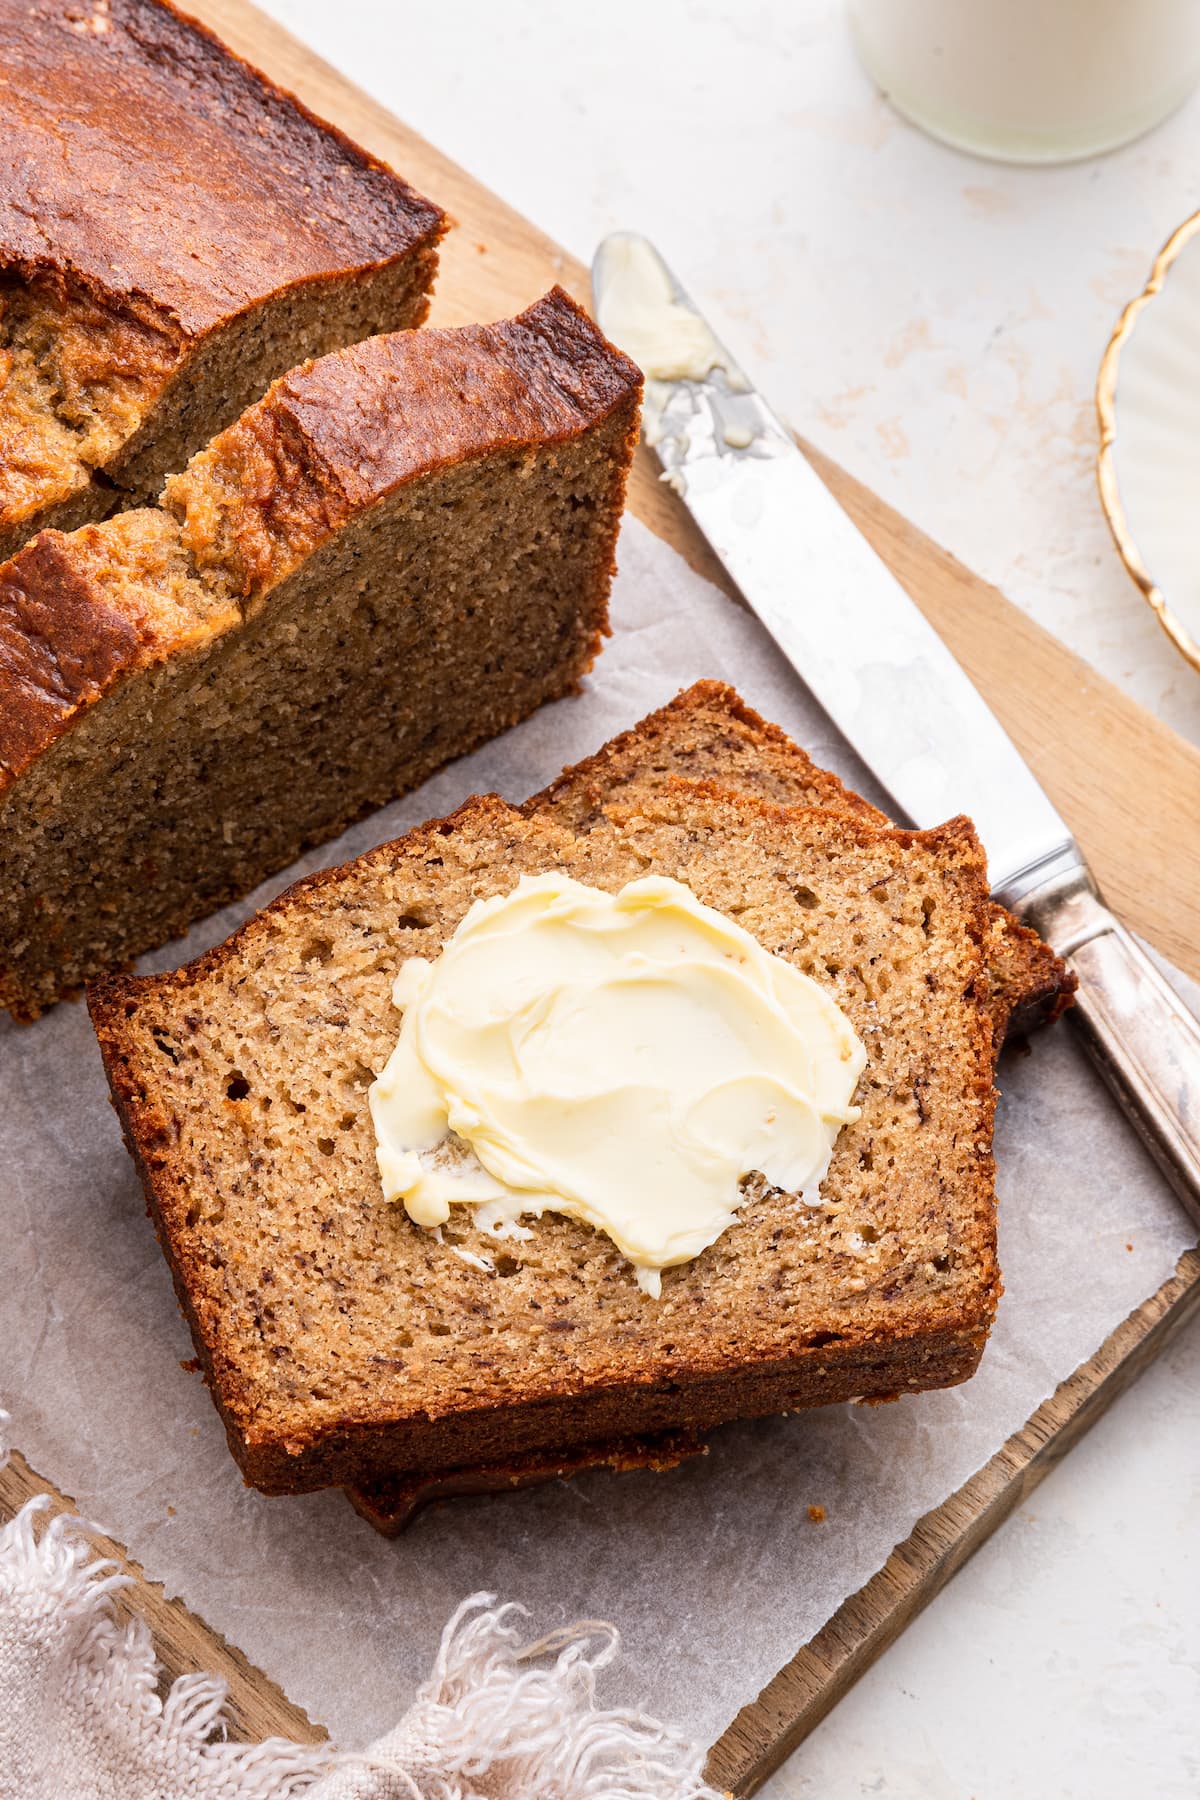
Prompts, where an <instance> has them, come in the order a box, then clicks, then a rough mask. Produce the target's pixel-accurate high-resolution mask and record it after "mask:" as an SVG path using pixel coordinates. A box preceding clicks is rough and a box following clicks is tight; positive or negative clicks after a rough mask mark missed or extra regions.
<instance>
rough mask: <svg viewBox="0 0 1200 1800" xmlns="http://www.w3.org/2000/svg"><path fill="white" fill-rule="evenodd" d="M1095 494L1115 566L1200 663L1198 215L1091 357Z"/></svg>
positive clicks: (1177, 643)
mask: <svg viewBox="0 0 1200 1800" xmlns="http://www.w3.org/2000/svg"><path fill="white" fill-rule="evenodd" d="M1096 406H1097V409H1098V411H1099V415H1100V463H1099V476H1100V497H1101V500H1102V501H1103V503H1104V510H1105V512H1106V513H1107V515H1108V522H1109V525H1110V526H1111V527H1112V534H1113V537H1114V538H1115V539H1116V543H1117V549H1118V550H1119V551H1120V553H1121V557H1122V560H1123V561H1124V563H1125V567H1126V568H1127V569H1128V570H1129V573H1130V574H1131V575H1132V577H1133V579H1134V581H1135V582H1136V583H1137V585H1138V587H1139V588H1140V589H1141V591H1142V593H1143V595H1144V596H1145V598H1146V600H1147V601H1148V602H1149V604H1150V606H1151V607H1152V608H1153V609H1154V611H1155V613H1156V614H1157V616H1158V620H1159V623H1160V624H1161V625H1162V627H1163V629H1164V631H1166V633H1167V635H1168V636H1169V637H1170V639H1171V641H1172V642H1173V643H1174V645H1175V647H1176V649H1177V650H1179V651H1180V652H1181V654H1182V655H1183V656H1185V657H1186V658H1187V660H1188V661H1189V662H1190V663H1191V665H1192V667H1193V668H1194V669H1196V670H1198V671H1200V213H1196V214H1195V215H1194V216H1193V217H1192V218H1190V219H1188V220H1187V222H1186V223H1185V224H1183V225H1181V226H1180V227H1179V230H1178V231H1177V232H1176V233H1175V235H1174V236H1173V237H1172V238H1170V239H1169V240H1168V242H1167V243H1166V245H1165V246H1164V247H1163V249H1162V251H1161V253H1160V255H1159V257H1158V260H1157V261H1156V263H1155V265H1154V268H1153V270H1152V272H1151V275H1150V280H1149V281H1148V282H1147V284H1146V288H1145V291H1144V292H1143V293H1141V294H1139V295H1138V297H1137V299H1136V300H1133V301H1131V302H1130V304H1129V305H1128V306H1127V307H1126V308H1125V311H1124V313H1123V314H1122V316H1121V321H1120V323H1119V324H1118V326H1117V329H1116V331H1115V332H1114V333H1113V336H1112V340H1111V342H1110V343H1109V346H1108V349H1107V351H1106V352H1105V355H1104V361H1103V362H1102V363H1101V365H1100V378H1099V382H1098V384H1097V388H1096Z"/></svg>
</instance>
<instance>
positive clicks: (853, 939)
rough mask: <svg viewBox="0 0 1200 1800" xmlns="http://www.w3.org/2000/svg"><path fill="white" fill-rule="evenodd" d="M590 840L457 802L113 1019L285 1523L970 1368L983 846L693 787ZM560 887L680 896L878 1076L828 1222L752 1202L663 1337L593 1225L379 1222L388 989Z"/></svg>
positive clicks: (160, 1190)
mask: <svg viewBox="0 0 1200 1800" xmlns="http://www.w3.org/2000/svg"><path fill="white" fill-rule="evenodd" d="M561 798H562V797H561V793H560V796H559V801H560V807H559V810H560V811H563V812H566V811H568V810H569V808H567V807H566V806H564V805H562V804H561ZM592 826H593V828H592V829H591V830H589V831H587V832H583V833H580V832H575V831H572V830H571V829H569V828H568V827H567V826H566V825H564V824H562V823H558V822H555V821H554V820H553V819H551V818H548V817H546V816H544V815H542V814H538V813H534V814H532V815H531V814H523V813H521V812H518V811H515V810H513V809H511V808H509V807H507V806H506V805H504V804H503V803H502V802H500V801H498V800H496V799H494V798H492V799H482V800H475V801H471V802H469V803H468V804H467V805H466V806H465V807H464V808H463V809H462V810H461V811H460V812H459V813H457V814H456V815H454V816H453V817H452V818H451V819H449V820H446V821H442V822H439V823H436V824H433V825H430V826H427V827H424V828H423V829H421V830H419V831H416V832H413V833H410V834H409V835H408V836H407V837H406V838H403V839H400V840H399V841H398V842H396V843H393V844H389V845H385V846H383V847H382V848H381V849H379V850H376V851H373V852H371V853H370V854H369V855H367V856H365V857H363V858H361V859H359V860H358V861H357V862H355V863H352V864H350V865H348V866H346V867H345V868H342V869H335V870H330V871H326V872H324V873H322V874H319V875H316V876H313V877H310V878H308V879H307V880H305V881H303V882H301V883H299V884H298V885H297V886H296V887H294V888H292V889H291V890H290V891H289V892H288V893H287V894H285V895H283V896H282V897H281V898H280V899H279V900H277V901H276V902H275V903H274V904H273V905H272V906H271V907H269V908H268V909H267V910H266V911H265V912H263V913H261V914H260V915H258V917H257V918H255V919H254V920H252V921H251V922H250V923H249V924H248V925H247V926H246V927H245V928H244V929H243V930H242V931H241V932H240V933H239V934H238V935H237V936H236V937H234V938H233V939H231V940H230V941H229V942H228V943H227V944H226V945H224V946H221V947H220V948H218V949H217V950H214V951H212V952H210V953H209V954H208V955H207V956H205V957H202V958H201V959H200V960H199V961H197V962H196V963H193V964H191V965H190V966H188V967H187V968H185V969H182V970H179V971H177V972H176V973H174V974H170V975H163V976H152V977H147V978H143V979H134V978H128V977H115V978H110V979H108V980H106V981H102V982H101V983H99V984H98V985H97V986H96V987H95V988H94V989H93V991H92V995H91V1005H92V1011H93V1017H94V1020H95V1023H96V1028H97V1032H98V1035H99V1038H100V1043H101V1046H102V1049H103V1053H104V1058H105V1064H106V1067H107V1071H108V1074H109V1079H110V1081H111V1083H112V1087H113V1092H114V1097H115V1101H116V1104H117V1107H118V1110H119V1112H120V1114H121V1116H122V1119H123V1122H124V1125H125V1130H126V1133H127V1137H128V1140H129V1143H130V1145H131V1147H132V1149H133V1152H134V1154H135V1156H136V1158H137V1160H138V1163H139V1165H140V1168H141V1171H142V1174H143V1178H144V1181H145V1185H146V1192H147V1197H148V1200H149V1203H150V1207H151V1210H152V1213H153V1215H154V1217H155V1220H156V1223H157V1226H158V1230H159V1232H160V1236H161V1239H162V1242H163V1245H164V1248H165V1250H166V1253H167V1256H168V1259H169V1261H170V1263H171V1266H172V1269H173V1272H174V1275H175V1280H176V1284H177V1289H178V1292H179V1295H180V1299H181V1301H182V1303H183V1306H184V1308H185V1311H186V1312H187V1314H188V1317H189V1319H190V1321H191V1324H192V1329H193V1332H194V1335H195V1339H196V1345H197V1349H198V1351H199V1353H200V1356H201V1359H202V1362H203V1364H204V1366H205V1370H206V1373H207V1375H208V1379H209V1381H210V1383H211V1386H212V1389H213V1393H214V1396H215V1398H216V1400H217V1403H218V1405H219V1406H220V1408H221V1411H222V1413H223V1415H224V1418H225V1422H226V1426H227V1429H228V1432H229V1438H230V1444H231V1447H232V1449H233V1451H234V1454H235V1455H236V1456H237V1457H238V1460H239V1461H240V1462H241V1464H242V1467H243V1469H244V1470H245V1472H246V1474H247V1476H248V1478H249V1479H250V1480H251V1481H253V1482H254V1483H255V1484H256V1485H259V1486H261V1487H263V1488H264V1489H266V1490H267V1491H291V1490H298V1489H304V1488H310V1487H317V1486H321V1485H326V1484H330V1483H340V1484H355V1485H359V1486H361V1485H363V1484H369V1483H371V1482H372V1481H378V1480H380V1479H383V1478H386V1477H389V1476H395V1475H396V1474H397V1472H399V1471H410V1472H419V1473H439V1472H445V1471H448V1470H452V1469H456V1468H458V1469H466V1468H471V1467H478V1466H481V1465H486V1464H494V1463H496V1462H498V1461H504V1460H506V1459H512V1458H519V1457H522V1456H529V1455H531V1454H533V1453H537V1452H548V1453H550V1454H561V1453H563V1452H564V1451H565V1450H566V1449H567V1448H569V1447H570V1446H572V1445H586V1444H588V1443H594V1442H597V1441H599V1440H602V1439H605V1438H613V1437H629V1436H630V1435H632V1434H636V1433H653V1432H656V1431H662V1430H669V1429H687V1430H703V1429H704V1428H706V1427H708V1426H711V1425H713V1424H715V1423H717V1422H718V1421H720V1420H722V1419H727V1418H730V1417H735V1416H741V1415H745V1414H753V1413H761V1412H768V1411H775V1410H781V1409H786V1408H789V1407H792V1406H802V1405H811V1404H816V1403H819V1402H823V1401H831V1400H842V1399H849V1398H852V1397H855V1396H864V1395H866V1396H871V1395H873V1396H877V1397H878V1396H882V1395H890V1394H893V1393H896V1392H902V1391H906V1390H911V1389H916V1388H924V1387H929V1386H937V1385H945V1384H948V1383H951V1382H956V1381H960V1380H962V1379H964V1378H965V1377H966V1376H968V1375H969V1374H970V1373H971V1372H972V1371H973V1369H974V1367H975V1365H976V1363H977V1361H978V1358H979V1355H980V1353H981V1350H982V1347H983V1343H984V1340H985V1338H986V1335H987V1331H988V1328H989V1326H990V1323H991V1320H992V1317H993V1313H994V1309H995V1305H996V1300H997V1296H998V1294H999V1292H1000V1282H999V1273H998V1269H997V1264H996V1255H995V1211H994V1191H993V1165H992V1156H991V1129H992V1115H993V1106H994V1090H993V1086H992V1067H993V1042H992V1022H991V1016H990V1012H989V985H988V978H987V971H986V965H985V959H984V949H983V943H984V938H985V935H986V930H987V921H988V906H989V902H988V892H987V879H986V871H985V867H984V860H983V856H982V853H981V851H980V848H979V845H978V843H977V841H976V839H975V837H974V834H973V832H972V830H971V828H970V826H969V825H968V824H967V823H966V822H965V821H962V820H959V821H953V822H951V823H950V824H949V825H947V826H945V827H942V828H941V829H939V830H938V831H934V832H927V833H905V832H900V831H895V830H892V829H890V828H888V827H886V826H882V825H879V824H877V823H875V822H874V821H873V820H872V819H870V818H867V817H864V816H862V815H861V812H860V814H859V816H855V815H854V813H853V812H838V811H834V810H832V809H830V808H813V807H803V808H786V807H780V806H778V805H776V804H773V803H771V802H764V801H760V800H757V799H754V798H751V797H748V796H744V795H737V794H735V793H732V792H729V791H726V790H723V789H721V788H718V787H716V786H714V785H712V784H710V783H705V782H690V781H681V780H678V779H672V778H668V779H665V780H664V782H663V784H662V785H661V787H660V788H659V789H658V790H657V791H656V792H654V793H650V794H644V795H643V796H642V797H641V798H640V799H639V800H638V801H637V802H636V803H632V802H629V803H626V802H624V801H622V800H621V799H620V798H618V799H617V800H616V801H615V802H614V804H612V805H610V806H609V807H608V808H606V809H605V810H604V811H603V812H602V813H601V814H600V815H597V816H595V817H593V820H592ZM548 869H555V870H561V871H563V872H564V873H566V874H567V875H569V876H572V877H574V878H575V879H577V880H580V881H584V882H588V883H591V884H593V885H595V886H598V887H601V888H604V889H606V890H608V891H614V892H615V891H616V890H617V889H619V888H620V887H621V886H622V885H623V884H624V883H625V882H627V881H629V880H630V879H632V878H634V877H636V876H638V875H641V874H644V873H649V872H654V873H659V874H664V875H670V876H674V877H675V878H677V879H679V880H682V881H685V882H686V883H687V884H688V886H689V887H691V888H692V890H693V891H694V892H695V893H696V895H697V896H698V898H699V899H700V900H702V901H703V902H704V903H705V904H707V905H710V906H713V907H716V908H717V909H718V910H720V911H721V912H723V913H725V914H727V915H728V916H729V917H731V918H734V919H736V920H737V921H738V922H739V923H740V924H741V925H742V926H744V927H745V928H746V929H747V930H748V931H750V932H752V933H753V934H754V936H755V937H757V938H758V940H759V941H760V942H761V943H762V944H763V945H764V946H765V947H766V948H767V949H768V950H770V951H772V952H774V953H776V954H778V955H780V956H783V957H785V958H786V959H788V960H789V961H790V962H792V963H793V964H794V965H795V966H796V967H798V968H800V969H802V970H803V971H804V972H805V973H807V974H809V975H811V976H813V977H814V979H816V980H818V981H819V982H821V983H822V984H823V985H825V986H826V987H827V988H828V989H829V990H830V992H831V994H832V996H833V997H834V998H835V999H836V1001H837V1003H838V1004H839V1006H841V1007H842V1008H843V1009H844V1010H845V1012H846V1013H847V1015H848V1016H849V1018H850V1020H851V1022H852V1024H853V1025H854V1028H855V1029H856V1031H857V1032H858V1034H859V1036H860V1037H861V1038H862V1040H863V1042H864V1044H865V1045H866V1047H867V1053H868V1062H867V1068H866V1071H865V1073H864V1076H863V1078H862V1082H861V1084H860V1089H859V1093H858V1095H857V1099H858V1103H859V1104H860V1106H861V1108H862V1112H861V1116H860V1118H859V1120H858V1121H857V1123H855V1124H853V1125H850V1126H847V1127H846V1128H845V1129H844V1130H843V1132H842V1133H841V1136H840V1137H839V1139H838V1142H837V1145H836V1147H835V1150H834V1156H833V1162H832V1165H831V1168H830V1172H829V1176H828V1178H827V1180H826V1182H825V1184H824V1194H823V1199H822V1203H821V1204H820V1205H818V1206H812V1205H808V1204H804V1203H801V1202H799V1201H798V1200H797V1199H796V1198H795V1197H794V1196H791V1195H788V1194H784V1193H781V1192H779V1191H777V1190H768V1189H766V1188H765V1187H764V1186H763V1184H762V1183H761V1182H756V1181H755V1180H754V1179H753V1178H751V1179H750V1180H749V1181H748V1183H747V1184H746V1194H745V1202H744V1205H743V1207H742V1209H741V1213H740V1216H739V1219H738V1222H737V1223H736V1224H735V1225H734V1226H733V1227H732V1228H731V1229H730V1230H728V1231H727V1232H726V1233H725V1234H724V1236H723V1237H722V1238H721V1239H719V1240H718V1242H717V1243H715V1244H714V1245H712V1246H711V1247H710V1248H709V1249H708V1250H706V1251H704V1252H703V1253H702V1254H701V1255H700V1256H699V1257H698V1258H696V1260H695V1261H694V1262H691V1263H688V1264H685V1265H682V1266H681V1267H678V1268H675V1269H670V1270H667V1271H666V1272H665V1274H664V1278H663V1295H662V1299H661V1300H660V1301H658V1302H655V1301H652V1300H649V1299H648V1298H647V1297H646V1296H645V1295H643V1294H642V1293H641V1292H640V1291H639V1290H638V1288H637V1287H636V1285H635V1283H634V1280H633V1278H632V1275H631V1272H630V1270H629V1268H628V1265H627V1264H626V1263H625V1261H624V1259H623V1258H622V1257H621V1256H620V1255H619V1253H618V1252H617V1251H616V1249H615V1247H614V1246H613V1245H612V1244H611V1243H610V1242H609V1240H608V1239H607V1238H606V1237H604V1236H603V1235H601V1234H598V1233H596V1232H594V1231H593V1230H591V1229H590V1228H588V1227H587V1226H584V1225H581V1224H578V1223H576V1222H575V1221H572V1220H569V1219H566V1218H560V1217H554V1216H549V1215H548V1216H546V1217H545V1218H543V1219H542V1220H540V1221H539V1222H538V1223H537V1224H536V1226H535V1227H534V1229H533V1232H532V1235H531V1236H530V1237H529V1238H527V1239H503V1240H497V1239H495V1238H493V1237H490V1236H488V1235H487V1234H486V1233H484V1232H482V1231H480V1230H479V1229H477V1228H476V1227H475V1226H474V1225H473V1224H472V1223H471V1222H470V1221H469V1220H468V1219H465V1218H464V1219H461V1220H459V1219H456V1220H455V1221H454V1222H453V1224H452V1225H451V1226H448V1227H446V1228H444V1229H443V1230H442V1231H441V1233H440V1234H433V1233H429V1232H427V1231H424V1230H422V1229H420V1228H419V1227H417V1226H415V1225H413V1224H412V1223H411V1222H410V1221H409V1220H408V1219H407V1217H406V1215H405V1213H404V1211H403V1209H402V1208H400V1207H396V1206H388V1205H386V1204H385V1203H384V1202H383V1200H382V1197H381V1191H380V1185H379V1177H378V1173H377V1169H376V1165H375V1155H374V1138H373V1134H372V1130H371V1124H370V1118H369V1115H368V1110H367V1104H366V1091H367V1088H368V1086H369V1085H370V1083H371V1081H372V1080H373V1078H374V1076H375V1075H376V1074H377V1072H378V1071H379V1070H380V1069H381V1068H382V1067H383V1064H384V1062H385V1061H386V1059H387V1056H388V1054H389V1052H390V1050H391V1047H392V1044H393V1043H394V1040H395V1033H396V1023H397V1016H396V1013H395V1010H394V1008H393V1007H392V1005H391V1001H390V989H391V984H392V981H393V978H394V976H395V973H396V970H397V968H398V967H399V964H400V963H401V962H402V961H403V959H404V958H405V957H407V956H409V955H413V954H419V955H423V956H435V955H436V954H437V951H438V948H439V946H440V945H441V944H442V943H443V942H444V941H445V940H446V939H447V938H448V937H449V936H450V935H451V934H452V933H453V931H454V930H455V928H456V926H457V925H458V923H459V921H460V920H461V919H462V917H463V915H464V914H465V913H466V911H467V909H468V908H469V906H470V905H471V904H472V903H473V902H474V901H475V900H478V899H480V898H483V897H486V896H488V895H492V894H496V893H502V892H507V891H508V890H509V889H510V888H511V887H512V886H513V885H514V884H515V883H516V881H517V879H518V878H519V877H520V875H521V874H523V873H530V874H533V873H537V872H539V871H543V870H548ZM462 1251H467V1252H469V1253H470V1254H469V1255H468V1256H463V1255H461V1254H460V1252H462Z"/></svg>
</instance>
